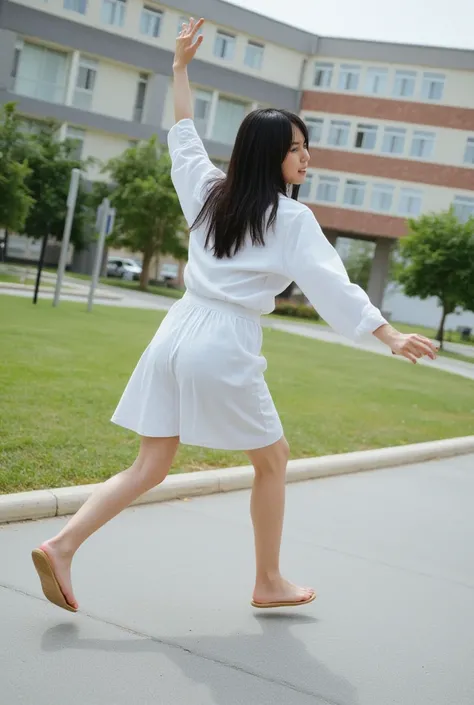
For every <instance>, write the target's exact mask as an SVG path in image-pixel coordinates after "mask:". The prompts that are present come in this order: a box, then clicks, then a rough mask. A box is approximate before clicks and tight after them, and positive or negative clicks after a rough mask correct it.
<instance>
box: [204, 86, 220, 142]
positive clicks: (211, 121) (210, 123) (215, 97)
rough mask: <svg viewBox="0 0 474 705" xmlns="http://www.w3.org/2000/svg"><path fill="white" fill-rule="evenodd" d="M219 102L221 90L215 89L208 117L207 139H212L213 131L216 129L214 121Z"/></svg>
mask: <svg viewBox="0 0 474 705" xmlns="http://www.w3.org/2000/svg"><path fill="white" fill-rule="evenodd" d="M218 102H219V91H213V92H212V100H211V105H210V108H209V116H208V118H207V127H206V139H207V140H211V139H212V133H213V131H214V123H215V121H216V114H217V104H218Z"/></svg>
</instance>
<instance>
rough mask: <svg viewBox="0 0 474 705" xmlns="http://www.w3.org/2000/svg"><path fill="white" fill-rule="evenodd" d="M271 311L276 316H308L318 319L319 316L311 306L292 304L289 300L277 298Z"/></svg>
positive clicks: (314, 319)
mask: <svg viewBox="0 0 474 705" xmlns="http://www.w3.org/2000/svg"><path fill="white" fill-rule="evenodd" d="M273 313H274V314H275V315H277V316H292V317H293V318H309V319H312V320H313V321H319V320H320V318H321V316H320V315H319V313H318V312H317V311H315V310H314V308H313V307H312V306H306V305H305V304H294V303H291V302H289V301H284V300H279V301H278V302H277V304H276V306H275V310H274V311H273Z"/></svg>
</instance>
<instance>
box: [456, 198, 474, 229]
mask: <svg viewBox="0 0 474 705" xmlns="http://www.w3.org/2000/svg"><path fill="white" fill-rule="evenodd" d="M453 208H454V212H455V214H456V216H457V218H458V219H459V220H460V221H461V223H467V221H468V220H469V218H474V198H469V197H468V196H455V197H454V201H453Z"/></svg>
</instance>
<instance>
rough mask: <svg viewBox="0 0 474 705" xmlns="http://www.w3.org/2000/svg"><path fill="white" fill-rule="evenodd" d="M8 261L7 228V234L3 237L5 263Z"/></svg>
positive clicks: (6, 232)
mask: <svg viewBox="0 0 474 705" xmlns="http://www.w3.org/2000/svg"><path fill="white" fill-rule="evenodd" d="M7 259H8V228H5V234H4V236H3V261H4V262H6V261H7Z"/></svg>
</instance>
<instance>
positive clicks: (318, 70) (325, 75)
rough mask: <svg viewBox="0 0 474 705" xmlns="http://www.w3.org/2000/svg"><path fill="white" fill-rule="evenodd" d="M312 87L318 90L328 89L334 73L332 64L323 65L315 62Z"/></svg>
mask: <svg viewBox="0 0 474 705" xmlns="http://www.w3.org/2000/svg"><path fill="white" fill-rule="evenodd" d="M314 68H315V74H314V85H315V86H318V87H319V88H330V87H331V83H332V74H333V71H334V64H325V63H323V62H319V61H318V62H316V63H315V65H314Z"/></svg>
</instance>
